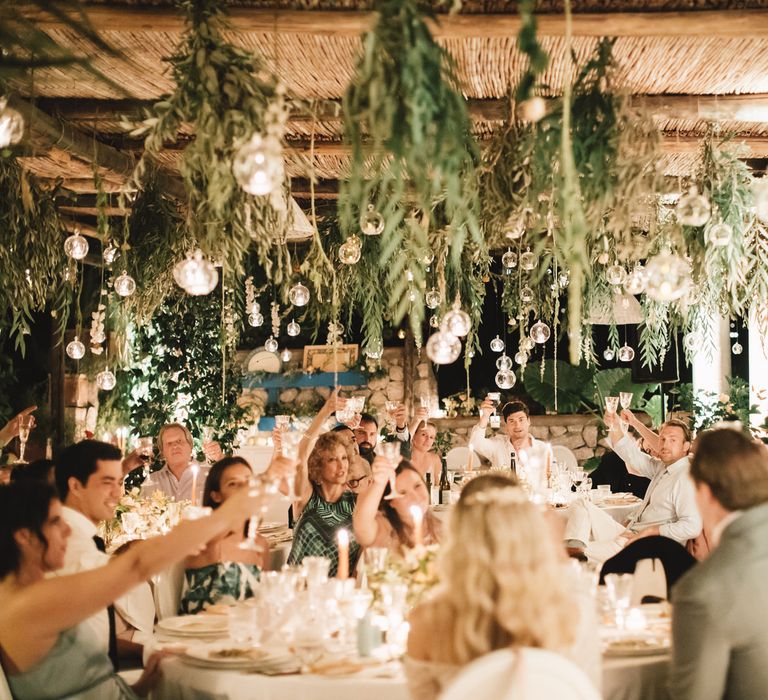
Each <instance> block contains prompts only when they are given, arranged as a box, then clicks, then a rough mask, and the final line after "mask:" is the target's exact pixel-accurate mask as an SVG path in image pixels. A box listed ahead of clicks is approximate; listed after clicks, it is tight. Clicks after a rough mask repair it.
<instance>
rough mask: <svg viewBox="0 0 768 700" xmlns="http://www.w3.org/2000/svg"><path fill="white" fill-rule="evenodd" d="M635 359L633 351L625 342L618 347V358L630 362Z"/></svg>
mask: <svg viewBox="0 0 768 700" xmlns="http://www.w3.org/2000/svg"><path fill="white" fill-rule="evenodd" d="M634 359H635V351H634V350H633V349H632V348H631V347H630V346H629V345H627V344H626V343H625V344H624V345H622V346H621V347H620V348H619V360H621V361H622V362H632V360H634Z"/></svg>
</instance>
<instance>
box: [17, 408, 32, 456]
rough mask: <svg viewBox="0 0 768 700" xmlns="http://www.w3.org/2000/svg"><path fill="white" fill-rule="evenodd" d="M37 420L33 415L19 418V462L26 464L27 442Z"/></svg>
mask: <svg viewBox="0 0 768 700" xmlns="http://www.w3.org/2000/svg"><path fill="white" fill-rule="evenodd" d="M34 423H35V419H34V418H33V417H32V416H31V415H26V416H19V462H22V463H24V464H26V460H25V459H24V450H26V448H27V440H29V433H30V431H31V430H32V426H33V425H34Z"/></svg>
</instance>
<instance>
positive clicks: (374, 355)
mask: <svg viewBox="0 0 768 700" xmlns="http://www.w3.org/2000/svg"><path fill="white" fill-rule="evenodd" d="M364 352H365V356H366V357H370V358H371V359H372V360H380V359H381V356H382V355H383V354H384V343H382V342H381V338H372V339H371V340H369V341H368V344H367V345H366V346H365V350H364Z"/></svg>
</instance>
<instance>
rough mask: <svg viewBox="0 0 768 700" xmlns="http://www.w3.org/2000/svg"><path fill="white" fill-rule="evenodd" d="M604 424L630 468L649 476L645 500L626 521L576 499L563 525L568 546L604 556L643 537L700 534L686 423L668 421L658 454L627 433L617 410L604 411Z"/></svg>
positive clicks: (591, 555)
mask: <svg viewBox="0 0 768 700" xmlns="http://www.w3.org/2000/svg"><path fill="white" fill-rule="evenodd" d="M627 418H629V416H626V417H625V420H627ZM605 424H606V425H607V426H608V427H609V429H610V430H609V433H608V437H609V439H610V441H611V444H612V446H613V450H614V452H616V454H617V455H619V457H621V458H622V459H623V460H624V462H625V464H626V465H627V470H628V471H629V472H630V473H632V474H637V475H639V476H645V477H647V478H649V479H650V480H651V481H650V484H649V485H648V490H647V491H646V493H645V498H643V502H642V503H641V504H640V506H639V507H638V509H637V511H636V512H635V515H634V516H633V517H632V518H631V519H630V520H629V522H627V523H626V525H625V526H622V525H619V523H617V522H615V521H614V520H613V519H612V518H611V517H610V516H608V515H607V514H606V513H604V512H603V511H601V510H600V509H599V508H597V507H596V506H595V505H594V504H592V503H589V502H588V501H586V500H582V501H577V502H576V503H574V504H573V506H572V507H571V512H570V515H569V518H568V524H567V526H566V529H565V539H566V544H567V546H568V547H569V548H571V549H574V550H579V549H582V548H583V549H585V554H586V555H587V557H588V558H590V559H592V560H594V561H599V562H602V561H605V560H606V559H608V558H610V557H612V556H613V555H614V554H616V553H617V552H618V551H619V550H620V549H622V548H623V547H624V546H625V545H626V544H628V543H629V542H632V541H634V540H636V539H638V538H640V537H647V536H649V535H662V536H663V537H669V538H670V539H673V540H676V541H677V542H679V543H680V544H683V545H684V544H685V543H686V542H687V541H688V540H691V539H694V538H695V537H697V536H698V535H699V533H700V532H701V517H700V515H699V512H698V509H697V508H696V498H695V495H694V489H693V482H692V481H691V479H690V477H689V474H688V471H689V459H688V451H689V450H690V447H691V433H690V430H689V428H688V426H687V425H686V424H685V423H683V422H682V421H679V420H670V421H667V422H666V423H664V425H663V426H662V428H661V431H660V432H659V437H658V454H659V456H658V458H656V457H651V456H650V455H647V454H645V453H644V452H643V451H642V450H641V449H640V448H639V447H638V445H637V444H636V443H635V441H634V440H633V439H632V438H631V437H630V436H628V435H624V433H623V432H622V431H621V427H620V421H619V418H618V416H617V415H616V414H615V413H606V415H605ZM572 553H573V552H572Z"/></svg>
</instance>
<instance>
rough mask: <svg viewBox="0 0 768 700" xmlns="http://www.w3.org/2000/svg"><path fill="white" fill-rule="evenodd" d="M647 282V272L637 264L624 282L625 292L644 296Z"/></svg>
mask: <svg viewBox="0 0 768 700" xmlns="http://www.w3.org/2000/svg"><path fill="white" fill-rule="evenodd" d="M645 280H646V270H645V268H644V267H643V266H642V265H641V264H640V263H637V265H635V266H634V267H633V268H632V270H631V271H630V273H629V274H628V275H627V279H626V280H624V291H625V292H626V293H627V294H642V293H643V292H644V291H645Z"/></svg>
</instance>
